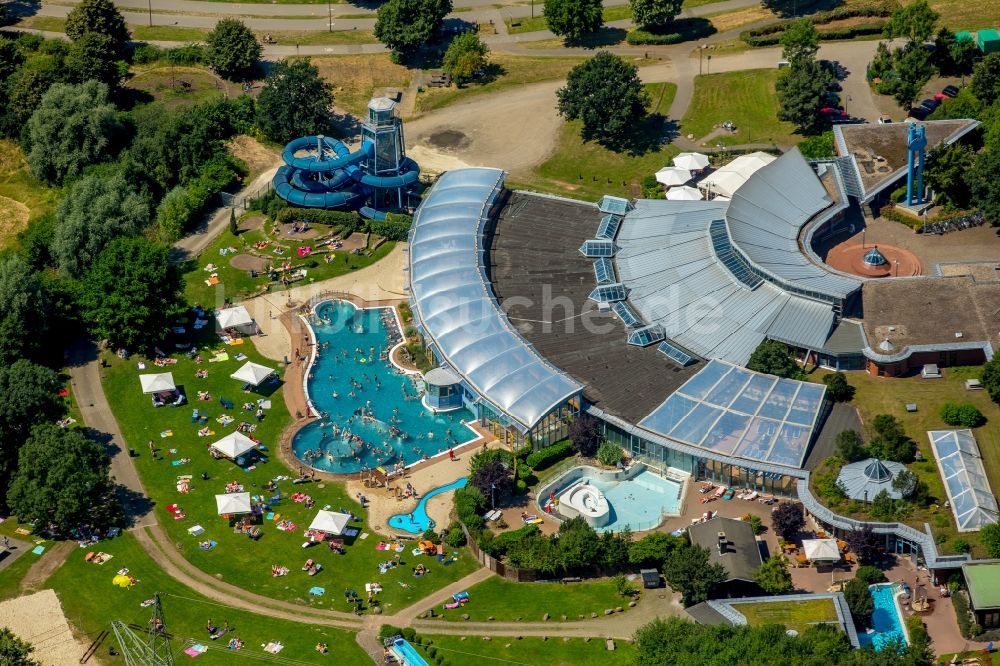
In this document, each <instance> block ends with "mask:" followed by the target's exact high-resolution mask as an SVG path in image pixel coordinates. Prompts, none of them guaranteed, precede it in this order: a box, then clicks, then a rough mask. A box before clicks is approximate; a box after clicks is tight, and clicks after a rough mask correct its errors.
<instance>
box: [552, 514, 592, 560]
mask: <svg viewBox="0 0 1000 666" xmlns="http://www.w3.org/2000/svg"><path fill="white" fill-rule="evenodd" d="M558 544H559V559H560V562H561V563H562V568H563V570H564V571H579V570H583V569H591V568H593V566H594V565H595V564H596V563H597V560H598V557H599V555H600V550H599V548H600V540H599V538H598V536H597V533H596V532H595V531H594V528H593V527H591V526H590V524H589V523H588V522H587V521H586V520H584V518H583V517H582V516H577V517H575V518H572V519H570V520H567V521H566V522H564V523H563V524H562V525H560V526H559V541H558Z"/></svg>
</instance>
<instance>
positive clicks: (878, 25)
mask: <svg viewBox="0 0 1000 666" xmlns="http://www.w3.org/2000/svg"><path fill="white" fill-rule="evenodd" d="M898 6H899V5H898V3H896V2H894V1H886V2H876V3H872V4H869V5H858V6H846V7H837V8H836V9H831V10H829V11H825V12H817V13H816V14H814V15H813V16H812V17H811V18H810V19H809V20H810V21H812V23H813V25H815V26H817V27H820V26H823V25H825V24H827V23H832V22H834V21H840V20H842V19H847V18H855V17H859V16H861V17H871V18H885V19H888V17H890V16H892V12H893V10H895V9H896V8H897V7H898ZM887 22H888V21H873V22H871V23H864V24H861V25H856V26H850V27H844V28H831V29H829V30H826V31H824V30H820V31H819V38H820V39H821V40H835V39H853V38H854V37H857V36H860V35H876V34H880V33H882V31H883V30H884V29H885V25H886V23H887ZM792 23H794V21H792V20H789V21H778V22H777V23H771V24H769V25H765V26H762V27H760V28H755V29H753V30H744V31H743V32H741V33H740V39H742V40H743V41H744V42H745V43H746V44H748V45H749V46H755V47H759V46H775V45H776V44H779V43H780V42H781V35H782V33H784V32H785V30H786V29H787V28H788V26H790V25H791V24H792Z"/></svg>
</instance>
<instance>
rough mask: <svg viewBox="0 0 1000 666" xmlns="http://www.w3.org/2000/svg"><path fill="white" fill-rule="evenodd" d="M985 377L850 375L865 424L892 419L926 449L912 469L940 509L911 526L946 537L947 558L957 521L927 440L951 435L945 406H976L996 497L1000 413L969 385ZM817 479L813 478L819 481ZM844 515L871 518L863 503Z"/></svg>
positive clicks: (976, 371)
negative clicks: (933, 434)
mask: <svg viewBox="0 0 1000 666" xmlns="http://www.w3.org/2000/svg"><path fill="white" fill-rule="evenodd" d="M823 374H825V373H823V372H820V371H817V372H814V373H812V375H810V380H811V381H822V376H823ZM981 375H982V368H980V367H978V366H977V367H967V368H945V369H944V378H943V379H936V380H933V381H927V380H923V379H921V378H920V377H919V376H917V377H905V378H898V377H897V378H890V379H886V378H884V377H883V378H880V377H872V376H870V375H868V374H866V373H862V372H852V373H850V374H848V376H847V378H848V382H849V383H850V384H851V385H852V386H854V387H855V390H856V393H855V396H854V402H853V404H855V405H857V406H858V409H859V410H860V412H861V418H862V420H863V421H864V422H865V423H870V422H871V420H872V419H873V418H874V417H875V416H877V415H878V414H890V415H892V416H895V417H896V418H898V419H899V420H900V422H901V423H902V424H903V426H904V427H905V429H906V434H907V435H909V436H910V437H911V438H912V439H913V440H914V441H915V442H916V443H917V446H918V447H919V448H920V452H921V454H922V455H923V458H924V461H923V462H915V463H912V464H911V465H909V468H910V469H911V470H912V471H914V472H915V473H916V474H917V475H918V476H919V477H920V478H921V479H922V480H923V481H924V482H926V483H927V485H928V487H929V488H930V494H931V496H932V497H934V498H936V500H937V502H938V505H940V508H935V506H931V507H930V508H927V509H921V510H917V511H914V512H913V514H912V515H911V516H910V517H909V518H908V519H907V520H906V522H907V523H908V524H910V525H913V526H914V527H916V528H917V529H920V530H923V525H924V523H925V522H926V523H929V524H930V525H931V527H932V528H933V530H934V533H935V535H943V537H945V538H947V541H945V542H944V543H942V544H940V545H939V546H938V547H939V549H941V550H942V551H943V552H945V553H951V552H954V548H953V545H952V544H953V541H954V540H955V539H956V538H957V537H958V536H959V535H958V532H957V531H956V529H955V522H954V516H953V514H952V512H951V511H950V510H949V509H947V508H944V506H943V504H944V502H945V501H947V499H948V496H947V494H946V493H945V490H944V484H943V482H942V480H941V477H940V475H939V474H938V471H937V464H936V462H935V460H934V454H933V452H932V451H931V448H930V443H929V441H928V439H927V431H928V430H941V429H948V428H949V427H950V426H947V425H945V423H944V422H943V421H942V420H941V418H940V416H938V412H939V410H940V408H941V405H942V404H944V403H945V402H948V401H953V402H971V403H972V404H974V405H975V406H976V407H978V408H979V410H980V411H981V412H982V413H983V414H984V415H985V416H986V419H987V421H986V423H985V424H984V425H983V426H981V427H979V428H976V429H975V430H974V431H973V432H974V433H975V435H976V440H977V442H978V443H979V450H980V452H981V454H982V457H983V465H984V467H985V468H986V475H987V477H988V478H989V480H990V485H991V487H992V489H993V492H994V493H996V492H997V490H998V489H1000V408H998V407H997V405H996V404H995V403H993V402H992V401H991V400H990V397H989V395H988V394H987V393H986V392H985V391H967V390H965V387H964V381H965V380H966V379H968V378H973V377H975V378H978V377H980V376H981ZM910 402H915V403H916V404H917V411H916V412H907V411H906V409H905V404H906V403H910ZM830 471H831V468H829V467H827V466H826V465H823V466H821V467H820V468H818V469H817V470H816V473H817V474H823V473H829V472H830ZM815 476H816V474H814V475H813V477H814V478H815ZM836 510H837V511H838V512H840V513H843V514H845V515H848V516H853V517H857V518H862V517H864V516H865V515H866V513H865V511H864V510H863V507H862V506H861V505H860V503H848V502H844V503H843V504H842V506H839V507H837V508H836ZM961 538H963V539H965V540H966V541H968V542H969V543H970V544H972V546H973V555H975V556H977V557H985V556H986V553H985V551H984V550H983V549H982V548H980V547H979V542H978V539H977V534H976V533H975V532H967V533H964V534H962V535H961Z"/></svg>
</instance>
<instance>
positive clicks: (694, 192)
mask: <svg viewBox="0 0 1000 666" xmlns="http://www.w3.org/2000/svg"><path fill="white" fill-rule="evenodd" d="M704 198H705V197H703V196H702V194H701V190H699V189H698V188H697V187H691V186H690V185H683V186H681V187H671V188H670V189H669V190H668V191H667V199H669V200H670V201H701V200H702V199H704Z"/></svg>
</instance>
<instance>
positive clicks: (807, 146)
mask: <svg viewBox="0 0 1000 666" xmlns="http://www.w3.org/2000/svg"><path fill="white" fill-rule="evenodd" d="M798 148H799V152H800V153H802V157H805V158H807V159H815V160H819V159H826V158H830V157H833V156H834V154H833V130H827V131H825V132H823V133H822V134H814V135H813V136H809V137H806V138H805V139H803V140H802V141H800V142H799V145H798Z"/></svg>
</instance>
